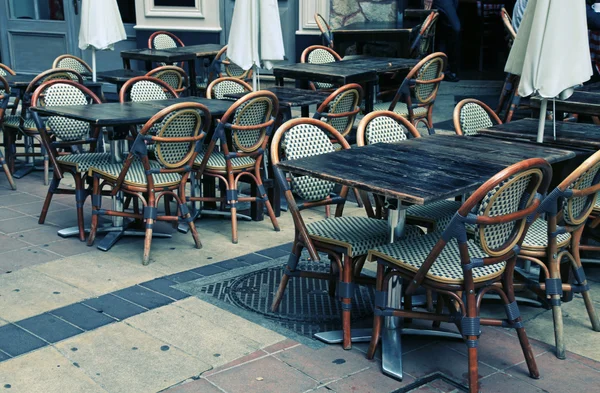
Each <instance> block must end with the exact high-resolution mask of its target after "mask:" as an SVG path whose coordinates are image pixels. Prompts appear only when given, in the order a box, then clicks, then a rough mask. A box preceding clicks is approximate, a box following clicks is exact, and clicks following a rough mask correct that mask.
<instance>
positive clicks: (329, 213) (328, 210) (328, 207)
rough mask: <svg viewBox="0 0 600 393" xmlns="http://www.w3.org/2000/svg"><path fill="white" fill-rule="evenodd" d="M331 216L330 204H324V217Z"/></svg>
mask: <svg viewBox="0 0 600 393" xmlns="http://www.w3.org/2000/svg"><path fill="white" fill-rule="evenodd" d="M329 217H331V205H325V218H329Z"/></svg>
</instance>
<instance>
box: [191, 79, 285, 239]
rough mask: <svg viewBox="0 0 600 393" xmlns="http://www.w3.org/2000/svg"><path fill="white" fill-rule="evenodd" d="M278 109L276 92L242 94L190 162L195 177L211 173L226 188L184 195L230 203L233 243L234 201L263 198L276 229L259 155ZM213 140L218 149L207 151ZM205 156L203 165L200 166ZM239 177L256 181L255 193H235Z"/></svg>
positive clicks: (234, 231)
mask: <svg viewBox="0 0 600 393" xmlns="http://www.w3.org/2000/svg"><path fill="white" fill-rule="evenodd" d="M278 109H279V101H278V100H277V96H275V94H273V93H271V92H270V91H266V90H261V91H256V92H253V93H249V94H246V95H245V96H244V97H242V98H240V99H239V100H237V101H236V102H235V103H234V104H233V105H232V106H231V107H230V108H229V109H228V110H227V112H225V114H224V115H223V116H222V117H221V119H219V122H218V123H217V128H216V130H215V133H214V134H213V140H212V141H211V143H210V144H209V147H208V149H207V151H206V152H205V151H202V152H200V153H199V154H198V157H196V161H195V162H194V170H196V172H197V176H198V177H201V176H212V177H215V178H217V179H219V180H221V181H222V182H223V184H224V186H225V188H226V192H225V195H221V196H220V197H212V196H210V197H209V196H199V197H196V196H192V197H190V198H188V199H189V200H190V201H192V202H194V201H196V202H221V204H222V206H224V205H225V204H228V205H229V206H231V210H230V212H231V241H232V242H233V243H237V242H238V231H237V215H236V213H237V204H238V202H254V203H257V202H263V203H264V204H265V206H266V208H267V212H268V214H269V217H270V219H271V223H272V224H273V228H274V229H275V230H276V231H279V224H278V223H277V218H276V217H275V212H274V211H273V208H272V207H271V202H269V199H268V197H267V192H266V190H265V187H264V186H263V180H262V177H263V173H264V172H263V155H264V152H265V151H266V149H267V145H268V143H269V138H270V137H271V132H272V128H273V124H274V123H275V116H276V115H277V111H278ZM226 132H231V148H230V147H229V146H228V143H227V139H228V138H227V137H226V135H225V133H226ZM217 140H219V141H220V145H221V150H220V151H213V152H212V153H211V154H209V153H208V151H212V146H213V145H214V144H215V143H216V141H217ZM207 157H208V158H207ZM205 160H206V165H205V167H206V168H204V166H203V163H204V161H205ZM243 177H249V178H250V180H251V181H253V182H254V183H255V184H256V187H257V189H258V196H252V197H240V196H239V195H238V183H239V182H240V179H241V178H243Z"/></svg>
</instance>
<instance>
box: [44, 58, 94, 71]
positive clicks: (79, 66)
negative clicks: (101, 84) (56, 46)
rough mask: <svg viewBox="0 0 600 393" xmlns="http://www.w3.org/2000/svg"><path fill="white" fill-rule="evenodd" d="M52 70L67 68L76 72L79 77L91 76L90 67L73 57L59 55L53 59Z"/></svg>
mask: <svg viewBox="0 0 600 393" xmlns="http://www.w3.org/2000/svg"><path fill="white" fill-rule="evenodd" d="M52 68H67V69H70V70H74V71H77V72H78V73H79V74H81V75H85V74H90V75H91V74H92V72H93V71H92V67H90V66H89V65H88V64H87V63H86V62H85V61H83V60H82V59H80V58H79V57H77V56H73V55H61V56H58V57H57V58H56V59H54V62H53V63H52Z"/></svg>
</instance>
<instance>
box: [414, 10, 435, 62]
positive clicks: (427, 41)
mask: <svg viewBox="0 0 600 393" xmlns="http://www.w3.org/2000/svg"><path fill="white" fill-rule="evenodd" d="M438 17H439V13H437V12H432V13H431V14H429V15H428V16H427V18H425V20H424V21H423V24H422V25H421V29H420V30H419V34H418V35H417V38H415V40H414V42H413V44H412V45H411V47H410V53H411V57H413V58H415V59H422V58H423V57H425V56H427V55H428V54H429V53H431V51H432V50H433V42H434V39H435V26H436V24H437V20H438Z"/></svg>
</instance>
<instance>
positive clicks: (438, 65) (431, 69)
mask: <svg viewBox="0 0 600 393" xmlns="http://www.w3.org/2000/svg"><path fill="white" fill-rule="evenodd" d="M447 61H448V57H447V56H446V55H445V54H444V53H442V52H436V53H432V54H430V55H429V56H427V57H425V58H424V59H423V60H421V61H420V62H419V63H418V64H417V65H416V66H414V68H413V69H412V70H411V71H410V72H409V73H408V75H407V76H406V80H414V81H415V85H414V97H415V98H416V99H417V102H418V103H419V104H427V103H429V102H431V101H433V100H434V99H435V97H436V95H437V91H438V89H439V87H440V83H441V82H442V80H443V79H444V70H445V69H446V63H447Z"/></svg>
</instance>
